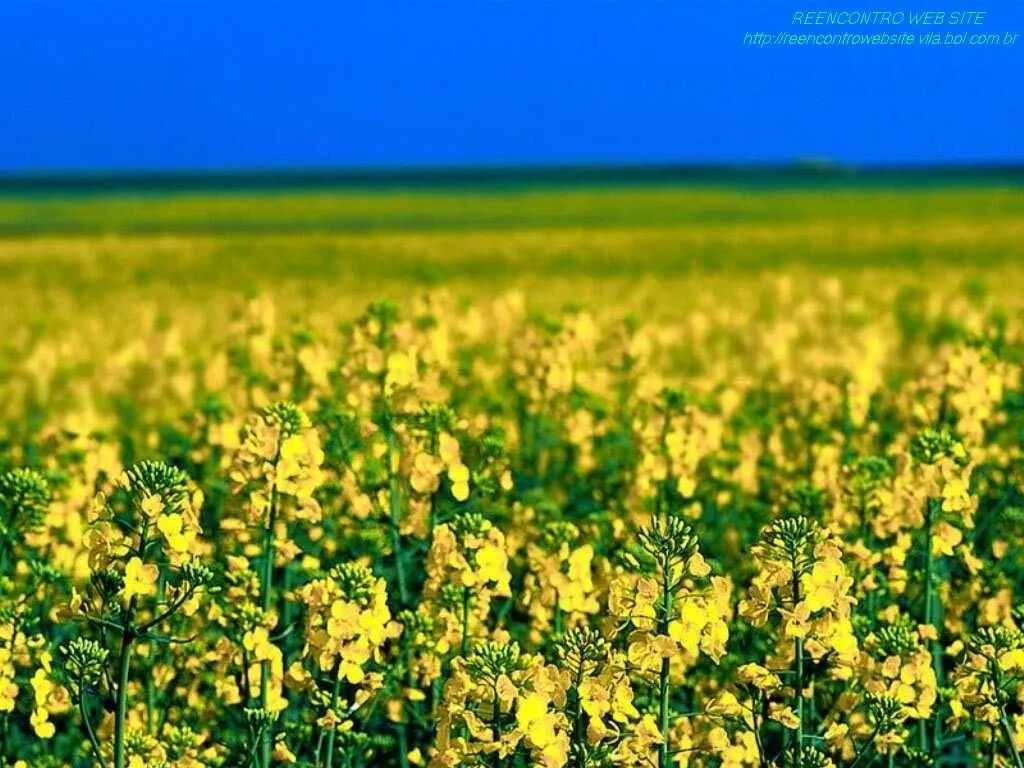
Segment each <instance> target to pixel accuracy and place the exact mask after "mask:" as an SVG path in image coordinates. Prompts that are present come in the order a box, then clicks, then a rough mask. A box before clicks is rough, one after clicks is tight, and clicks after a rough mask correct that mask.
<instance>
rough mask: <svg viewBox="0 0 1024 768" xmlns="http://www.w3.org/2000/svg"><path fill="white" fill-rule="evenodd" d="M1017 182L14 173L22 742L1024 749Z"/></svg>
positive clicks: (373, 749)
mask: <svg viewBox="0 0 1024 768" xmlns="http://www.w3.org/2000/svg"><path fill="white" fill-rule="evenodd" d="M1022 251H1024V195H1022V194H1021V192H1020V189H1019V188H1013V187H1002V188H995V187H992V188H989V187H984V186H977V187H973V188H966V187H962V188H957V187H949V188H944V187H943V188H907V189H901V190H890V191H884V190H881V189H846V188H835V189H831V188H823V189H791V190H781V189H761V190H758V189H746V190H744V189H732V190H727V189H686V190H684V189H676V188H629V189H620V190H614V189H568V190H551V189H534V190H517V191H509V190H505V191H494V190H492V191H489V192H487V193H482V194H478V195H474V196H469V195H466V194H460V193H458V192H455V191H447V192H424V191H420V192H407V193H396V192H374V193H368V192H367V193H359V194H355V193H340V192H318V193H312V192H310V193H305V194H298V193H288V194H285V193H281V194H278V195H269V194H267V195H263V196H258V195H242V194H231V195H221V196H216V195H206V196H200V195H187V194H183V195H175V196H161V195H152V196H148V197H145V196H143V197H117V196H95V197H90V196H76V197H60V196H56V197H47V196H39V197H26V198H17V199H15V198H2V199H0V288H2V291H3V297H4V298H3V301H2V302H0V304H2V307H0V332H2V346H0V766H4V768H9V767H11V766H13V767H15V768H54V767H56V766H74V767H76V768H77V767H80V766H81V767H84V766H93V767H95V766H99V767H100V768H126V766H128V767H130V768H162V767H163V766H173V768H203V767H207V766H208V767H209V768H220V767H221V766H224V767H225V768H270V766H278V765H282V766H283V765H295V766H305V767H307V768H312V767H315V768H361V767H363V766H395V767H397V768H410V766H412V767H419V766H424V767H425V766H431V767H432V768H454V766H488V767H492V768H499V767H500V768H525V767H526V766H543V768H562V766H566V767H567V768H604V767H605V766H623V768H628V767H629V766H636V765H640V766H651V767H652V768H653V767H654V766H657V767H658V768H667V767H668V766H674V767H676V766H677V767H678V768H705V767H706V768H719V767H720V768H744V767H747V766H749V767H750V768H775V767H776V766H778V767H779V768H871V767H872V766H874V768H883V767H886V768H926V767H928V766H936V767H937V768H945V767H946V766H988V767H989V768H994V767H995V766H998V767H999V768H1024V757H1022V750H1024V632H1022V628H1024V544H1022V536H1024V453H1022V450H1021V438H1022V437H1024V381H1022V376H1021V374H1022V364H1024V261H1022V259H1021V256H1022Z"/></svg>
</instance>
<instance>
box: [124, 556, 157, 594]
mask: <svg viewBox="0 0 1024 768" xmlns="http://www.w3.org/2000/svg"><path fill="white" fill-rule="evenodd" d="M159 575H160V574H159V571H158V570H157V567H156V566H155V565H153V564H152V563H147V564H145V565H144V564H143V563H142V560H141V559H139V558H138V557H133V558H132V559H131V560H129V561H128V564H127V565H125V567H124V590H123V592H122V596H123V598H124V599H125V600H130V599H131V598H132V597H134V596H136V595H138V596H139V597H146V596H148V595H155V594H156V580H157V577H158V576H159Z"/></svg>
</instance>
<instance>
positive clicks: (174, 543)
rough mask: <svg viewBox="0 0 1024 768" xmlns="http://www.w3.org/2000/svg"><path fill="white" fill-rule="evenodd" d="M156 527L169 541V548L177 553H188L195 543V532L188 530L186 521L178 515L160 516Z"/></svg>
mask: <svg viewBox="0 0 1024 768" xmlns="http://www.w3.org/2000/svg"><path fill="white" fill-rule="evenodd" d="M156 526H157V528H159V529H160V533H162V534H163V535H164V538H166V539H167V544H168V546H170V548H171V549H172V550H173V551H175V552H178V553H183V552H188V550H189V547H191V546H192V542H193V541H195V537H196V534H195V531H189V530H186V529H185V519H184V518H183V517H182V516H181V515H179V514H177V513H172V514H169V515H160V517H159V518H158V519H157V522H156Z"/></svg>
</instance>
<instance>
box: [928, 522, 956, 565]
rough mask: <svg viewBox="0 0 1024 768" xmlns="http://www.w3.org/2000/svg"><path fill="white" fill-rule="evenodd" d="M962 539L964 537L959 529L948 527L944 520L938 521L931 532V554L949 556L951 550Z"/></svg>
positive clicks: (951, 552)
mask: <svg viewBox="0 0 1024 768" xmlns="http://www.w3.org/2000/svg"><path fill="white" fill-rule="evenodd" d="M963 539H964V535H963V534H962V533H961V532H960V529H959V528H956V527H955V526H952V525H950V524H949V523H947V522H946V521H945V520H940V521H939V522H938V523H936V525H935V528H934V529H933V530H932V554H933V555H946V556H947V557H948V556H951V555H952V554H953V548H954V547H956V546H957V545H958V544H959V543H960V542H961V541H963Z"/></svg>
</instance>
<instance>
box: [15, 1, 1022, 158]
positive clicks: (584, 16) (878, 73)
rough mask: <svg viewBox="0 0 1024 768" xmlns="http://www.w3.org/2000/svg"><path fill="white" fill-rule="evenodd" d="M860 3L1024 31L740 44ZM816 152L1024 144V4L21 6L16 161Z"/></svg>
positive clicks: (1007, 149)
mask: <svg viewBox="0 0 1024 768" xmlns="http://www.w3.org/2000/svg"><path fill="white" fill-rule="evenodd" d="M845 7H849V8H854V9H863V10H873V9H882V10H885V9H891V10H910V9H922V8H927V7H932V8H936V9H941V10H945V11H951V10H956V9H967V10H986V11H988V21H987V23H986V24H985V25H984V26H982V27H972V28H971V30H970V31H971V32H976V31H984V32H992V33H999V34H1002V33H1004V32H1006V31H1010V32H1018V33H1021V36H1022V37H1021V40H1020V41H1019V42H1018V44H1017V46H1015V47H1013V48H1001V47H1000V48H996V47H989V48H945V47H941V48H909V49H906V48H885V49H881V48H847V49H829V50H811V49H807V48H800V47H797V48H790V49H778V48H766V49H763V50H757V49H753V48H744V47H743V46H742V45H741V41H742V38H743V34H744V33H745V32H755V31H764V32H771V33H775V32H779V31H783V30H790V31H794V32H801V31H813V28H803V29H800V28H795V27H792V26H791V25H790V20H791V18H792V12H793V11H794V10H796V9H798V8H804V9H806V10H817V9H824V8H834V9H841V8H845ZM849 31H851V32H857V31H864V30H862V29H856V28H851V29H850V30H849ZM873 31H878V32H884V31H898V30H886V29H885V28H878V27H876V28H873ZM914 31H915V33H916V32H917V31H920V30H919V29H915V30H914ZM938 31H940V33H942V34H945V33H947V32H949V31H955V30H951V29H950V28H949V27H944V28H941V29H940V30H938ZM812 156H813V157H824V158H829V159H834V160H838V161H843V162H929V161H1001V160H1017V161H1021V160H1024V2H1020V0H991V1H990V2H978V0H959V2H952V1H951V0H922V2H921V4H920V5H911V4H908V3H907V2H905V1H904V0H891V3H890V5H882V6H873V5H870V4H867V3H864V2H861V1H860V0H858V1H857V2H855V3H851V4H850V5H848V6H847V5H844V4H843V3H842V2H839V0H835V2H828V0H787V1H785V2H782V1H780V0H714V1H709V0H324V1H322V2H311V1H307V0H286V1H280V2H270V1H269V0H244V2H243V1H241V0H239V1H237V2H236V1H235V0H194V1H193V0H2V2H0V170H6V171H11V170H40V169H49V170H53V169H79V168H89V169H107V168H133V169H141V168H225V167H230V168H237V167H272V166H321V165H331V166H352V165H362V166H379V165H383V166H402V165H409V164H450V163H458V164H464V163H470V164H472V163H489V164H490V163H501V164H508V163H552V162H637V161H640V162H657V161H693V162H707V161H746V160H767V161H786V160H791V159H794V158H804V157H812Z"/></svg>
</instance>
